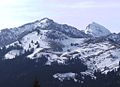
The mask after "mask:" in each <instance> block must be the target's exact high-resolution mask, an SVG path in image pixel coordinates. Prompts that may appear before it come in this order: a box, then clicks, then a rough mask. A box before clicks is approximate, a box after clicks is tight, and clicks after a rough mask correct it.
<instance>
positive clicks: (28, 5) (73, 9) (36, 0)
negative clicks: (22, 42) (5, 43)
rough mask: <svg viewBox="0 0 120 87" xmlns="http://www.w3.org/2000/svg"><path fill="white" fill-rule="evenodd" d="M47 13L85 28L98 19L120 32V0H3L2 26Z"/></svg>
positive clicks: (61, 20)
mask: <svg viewBox="0 0 120 87" xmlns="http://www.w3.org/2000/svg"><path fill="white" fill-rule="evenodd" d="M44 17H48V18H50V19H53V20H54V21H56V22H58V23H62V24H69V25H72V26H74V27H76V28H78V29H82V30H83V29H85V27H86V26H87V25H88V24H89V23H91V22H93V21H94V22H97V23H99V24H101V25H104V26H105V27H106V28H108V29H109V30H110V31H112V32H120V0H0V29H3V28H12V27H18V26H20V25H22V24H25V23H28V22H33V21H36V20H40V19H42V18H44Z"/></svg>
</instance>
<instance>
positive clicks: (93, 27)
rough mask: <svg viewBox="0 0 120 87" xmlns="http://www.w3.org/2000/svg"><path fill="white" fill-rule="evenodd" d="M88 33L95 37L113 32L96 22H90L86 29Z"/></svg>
mask: <svg viewBox="0 0 120 87" xmlns="http://www.w3.org/2000/svg"><path fill="white" fill-rule="evenodd" d="M85 33H86V34H90V35H92V36H94V37H101V36H107V35H109V34H111V32H110V31H109V30H108V29H106V28H105V27H104V26H102V25H100V24H97V23H95V22H93V23H91V24H89V25H88V26H87V27H86V29H85Z"/></svg>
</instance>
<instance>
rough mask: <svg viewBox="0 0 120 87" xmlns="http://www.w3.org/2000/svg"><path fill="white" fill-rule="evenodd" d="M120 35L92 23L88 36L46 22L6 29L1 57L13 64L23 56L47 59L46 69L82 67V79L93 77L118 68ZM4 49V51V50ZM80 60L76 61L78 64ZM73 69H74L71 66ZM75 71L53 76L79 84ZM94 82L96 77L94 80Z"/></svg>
mask: <svg viewBox="0 0 120 87" xmlns="http://www.w3.org/2000/svg"><path fill="white" fill-rule="evenodd" d="M96 37H97V38H96ZM119 37H120V34H119V33H118V34H115V33H113V34H112V33H111V32H110V31H109V30H108V29H106V28H105V27H103V26H101V25H99V24H97V23H92V24H90V25H88V26H87V28H86V29H85V33H84V32H83V31H80V30H78V29H76V28H74V27H71V26H68V25H66V24H58V23H56V22H54V21H53V20H51V19H48V18H44V19H42V20H38V21H35V22H32V23H28V24H25V25H23V26H20V27H18V28H12V29H4V30H1V32H0V46H1V49H0V52H1V53H0V55H1V58H2V61H4V60H14V59H15V58H17V57H19V56H20V57H21V55H22V56H24V57H25V58H27V59H31V60H33V61H34V60H36V63H38V62H39V61H38V60H39V59H41V60H42V58H46V59H47V61H46V62H45V64H44V65H47V66H54V64H56V63H57V64H58V65H69V64H73V65H74V64H78V65H77V66H76V68H77V70H81V68H82V67H78V66H79V65H80V66H81V64H83V65H84V66H86V67H87V69H83V71H80V72H79V73H81V74H82V75H90V76H92V77H94V75H93V74H94V72H95V71H101V72H102V73H107V72H109V71H112V70H114V69H116V68H118V67H119V61H120V44H119V42H120V38H119ZM2 46H4V47H2ZM76 60H77V61H76ZM71 67H72V66H71ZM77 74H78V72H77V73H76V72H75V71H70V70H68V71H66V72H62V73H60V71H59V72H57V73H54V75H53V78H55V79H58V80H61V81H63V80H65V79H66V78H67V79H68V80H69V79H71V78H73V79H74V81H77V79H76V78H75V76H76V75H77ZM94 78H95V77H94Z"/></svg>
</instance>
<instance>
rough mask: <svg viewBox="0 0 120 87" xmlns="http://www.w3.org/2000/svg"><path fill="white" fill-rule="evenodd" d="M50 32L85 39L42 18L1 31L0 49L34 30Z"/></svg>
mask: <svg viewBox="0 0 120 87" xmlns="http://www.w3.org/2000/svg"><path fill="white" fill-rule="evenodd" d="M37 29H40V30H51V31H58V32H61V33H63V34H65V35H67V36H69V37H75V38H77V37H87V36H88V35H87V34H85V33H84V32H82V31H80V30H78V29H76V28H74V27H72V26H68V25H66V24H58V23H56V22H54V21H53V20H51V19H48V18H43V19H41V20H37V21H35V22H32V23H28V24H25V25H22V26H20V27H18V28H11V29H3V30H1V32H0V47H1V46H5V45H8V44H10V43H12V42H14V41H17V40H19V39H20V38H22V37H23V36H25V35H27V34H28V33H30V32H32V31H34V30H37Z"/></svg>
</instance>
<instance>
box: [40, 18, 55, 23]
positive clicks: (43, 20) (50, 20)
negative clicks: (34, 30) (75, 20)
mask: <svg viewBox="0 0 120 87" xmlns="http://www.w3.org/2000/svg"><path fill="white" fill-rule="evenodd" d="M40 22H43V23H47V22H53V20H52V19H49V18H47V17H45V18H43V19H41V20H40Z"/></svg>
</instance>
